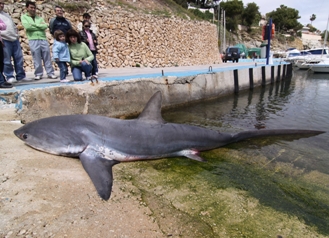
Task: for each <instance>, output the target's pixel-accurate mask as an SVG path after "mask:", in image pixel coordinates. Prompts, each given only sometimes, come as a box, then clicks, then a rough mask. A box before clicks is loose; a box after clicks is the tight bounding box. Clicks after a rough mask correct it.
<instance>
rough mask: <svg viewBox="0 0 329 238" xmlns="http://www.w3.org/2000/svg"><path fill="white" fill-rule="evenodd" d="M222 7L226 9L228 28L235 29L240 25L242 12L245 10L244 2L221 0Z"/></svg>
mask: <svg viewBox="0 0 329 238" xmlns="http://www.w3.org/2000/svg"><path fill="white" fill-rule="evenodd" d="M220 8H221V9H224V10H225V16H226V29H228V30H229V29H230V30H232V31H235V30H236V29H237V27H238V22H239V20H241V14H242V12H243V11H244V8H243V2H242V1H240V0H232V1H227V2H221V3H220Z"/></svg>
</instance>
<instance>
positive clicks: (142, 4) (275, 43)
mask: <svg viewBox="0 0 329 238" xmlns="http://www.w3.org/2000/svg"><path fill="white" fill-rule="evenodd" d="M110 2H111V3H112V4H117V5H120V6H121V7H123V8H126V9H130V10H131V9H135V10H137V11H143V12H146V11H147V12H149V13H156V12H157V13H158V14H161V13H162V14H168V15H178V16H181V17H183V18H190V17H191V15H190V14H189V13H188V12H187V10H186V9H183V8H182V7H181V6H179V5H177V4H176V3H175V2H174V1H172V0H126V1H123V0H110ZM226 36H227V44H228V42H230V43H231V45H234V44H239V43H242V44H245V45H246V47H247V48H253V47H259V46H260V45H261V43H262V37H261V29H253V30H252V31H251V32H246V31H244V30H241V31H238V32H235V33H232V35H231V36H230V32H227V33H226ZM230 37H231V38H230ZM289 47H295V48H297V49H300V50H302V49H303V44H302V41H301V40H300V39H299V38H295V39H294V40H292V41H290V40H286V39H284V37H283V36H275V37H274V38H273V40H272V47H271V50H272V51H284V50H286V49H287V48H289Z"/></svg>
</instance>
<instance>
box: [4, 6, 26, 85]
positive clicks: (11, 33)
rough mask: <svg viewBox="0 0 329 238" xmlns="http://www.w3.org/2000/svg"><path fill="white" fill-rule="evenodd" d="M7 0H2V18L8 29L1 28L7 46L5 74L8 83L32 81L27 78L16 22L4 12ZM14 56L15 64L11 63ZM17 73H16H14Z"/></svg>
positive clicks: (5, 49)
mask: <svg viewBox="0 0 329 238" xmlns="http://www.w3.org/2000/svg"><path fill="white" fill-rule="evenodd" d="M4 7H5V1H4V0H0V19H1V20H2V21H3V22H4V23H5V24H6V26H7V28H6V30H1V36H2V41H3V44H4V45H5V47H4V48H3V61H4V68H3V74H4V75H5V77H6V79H7V82H8V83H16V82H22V81H30V80H31V79H28V78H26V74H25V70H24V67H23V66H24V59H23V52H22V47H21V44H20V42H19V35H18V31H17V28H16V25H15V23H14V22H13V20H12V19H11V17H10V16H9V14H8V13H6V12H4V11H3V9H4ZM12 58H13V62H14V66H13V65H12V63H11V59H12ZM14 73H16V75H14Z"/></svg>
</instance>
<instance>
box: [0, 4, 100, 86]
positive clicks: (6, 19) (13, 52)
mask: <svg viewBox="0 0 329 238" xmlns="http://www.w3.org/2000/svg"><path fill="white" fill-rule="evenodd" d="M55 14H56V17H54V18H52V19H51V20H50V22H49V30H50V33H51V34H52V36H53V37H54V44H53V48H52V56H51V52H50V46H49V43H48V41H47V38H46V29H47V28H48V24H47V23H46V22H45V20H44V19H43V18H42V17H40V16H38V15H37V14H36V3H35V2H32V1H27V2H26V13H25V14H23V15H22V16H21V22H22V25H23V27H24V28H25V31H26V36H27V39H28V42H29V46H30V50H31V53H32V59H33V64H34V76H35V77H34V79H35V80H40V79H42V77H43V65H44V68H45V70H46V73H47V76H48V78H52V79H56V78H57V76H56V75H55V74H54V68H53V65H52V61H54V62H55V63H56V64H57V65H58V68H59V70H60V82H63V83H66V82H69V80H67V79H66V76H67V75H68V74H69V71H68V65H67V64H69V65H70V67H71V71H72V76H73V79H74V80H75V81H82V80H84V78H83V76H82V74H83V73H84V75H85V79H86V80H89V79H92V78H96V79H97V75H98V66H97V60H96V54H97V44H98V42H97V37H96V34H97V28H96V27H95V26H94V25H93V24H91V21H90V18H91V16H90V15H89V14H88V13H85V14H83V21H82V22H81V23H79V24H78V26H77V28H78V30H79V31H76V30H74V29H73V28H72V24H71V22H70V21H69V20H68V19H66V18H65V17H64V16H63V15H64V11H63V9H62V8H61V7H59V6H56V7H55ZM93 29H94V30H96V32H94V31H93ZM0 33H1V34H0V88H11V87H13V84H14V83H17V82H22V81H31V80H32V79H29V78H26V73H25V70H24V62H23V53H22V49H21V46H20V42H19V34H18V31H17V28H16V25H15V23H14V21H13V20H12V18H11V17H10V15H9V14H8V13H6V12H4V0H0ZM12 61H13V63H14V65H12Z"/></svg>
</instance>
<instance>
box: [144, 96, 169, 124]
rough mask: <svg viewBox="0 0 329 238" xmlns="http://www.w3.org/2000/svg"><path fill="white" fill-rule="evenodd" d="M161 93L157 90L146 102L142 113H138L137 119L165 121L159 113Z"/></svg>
mask: <svg viewBox="0 0 329 238" xmlns="http://www.w3.org/2000/svg"><path fill="white" fill-rule="evenodd" d="M161 104H162V95H161V92H160V91H157V92H156V93H155V94H153V96H152V97H151V98H150V100H149V101H148V102H147V104H146V106H145V107H144V109H143V111H142V113H141V114H140V115H139V117H138V120H143V121H148V122H156V123H165V120H163V118H162V115H161Z"/></svg>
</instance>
